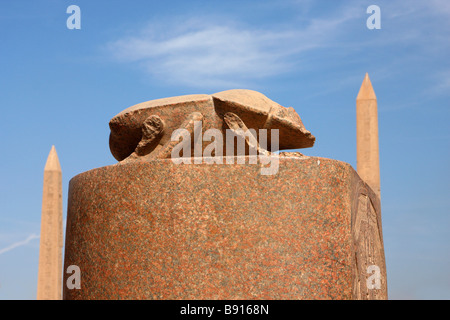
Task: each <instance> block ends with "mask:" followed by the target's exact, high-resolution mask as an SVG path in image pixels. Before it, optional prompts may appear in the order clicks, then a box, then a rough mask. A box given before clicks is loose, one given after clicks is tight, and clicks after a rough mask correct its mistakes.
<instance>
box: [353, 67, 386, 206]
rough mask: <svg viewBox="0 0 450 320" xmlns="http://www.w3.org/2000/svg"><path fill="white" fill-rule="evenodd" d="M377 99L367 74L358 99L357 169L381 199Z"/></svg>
mask: <svg viewBox="0 0 450 320" xmlns="http://www.w3.org/2000/svg"><path fill="white" fill-rule="evenodd" d="M377 109H378V107H377V97H376V95H375V91H374V90H373V87H372V83H371V82H370V78H369V75H368V74H367V73H366V75H365V77H364V80H363V82H362V84H361V88H360V89H359V92H358V96H357V97H356V168H357V171H358V174H359V175H360V176H361V179H363V180H364V181H366V182H367V184H368V185H369V186H370V187H371V188H372V190H373V191H374V192H375V194H376V195H377V196H378V197H380V156H379V146H378V110H377Z"/></svg>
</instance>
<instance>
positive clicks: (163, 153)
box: [152, 112, 203, 159]
mask: <svg viewBox="0 0 450 320" xmlns="http://www.w3.org/2000/svg"><path fill="white" fill-rule="evenodd" d="M202 120H203V115H202V114H201V113H200V112H193V113H191V114H189V115H188V116H187V119H186V120H185V121H184V122H183V123H182V124H181V126H180V128H179V129H181V130H180V131H178V132H176V133H175V134H173V135H172V137H171V139H170V140H169V141H167V142H166V143H165V144H164V145H163V146H162V148H160V149H159V150H158V151H157V152H155V153H154V154H152V157H153V158H155V159H168V158H171V157H172V151H173V149H174V147H175V146H176V145H177V144H179V143H180V141H179V137H180V136H184V134H185V135H186V137H193V136H194V129H195V128H196V127H195V122H196V121H202ZM200 130H201V127H200ZM174 136H175V137H174ZM172 138H174V139H173V140H172ZM183 139H184V138H183ZM186 143H189V146H190V145H191V144H190V143H191V140H190V139H189V141H186ZM194 143H195V142H194ZM200 143H201V141H200ZM201 147H202V146H200V150H201ZM189 150H191V148H189ZM183 156H187V155H183ZM188 156H189V157H190V156H191V155H188Z"/></svg>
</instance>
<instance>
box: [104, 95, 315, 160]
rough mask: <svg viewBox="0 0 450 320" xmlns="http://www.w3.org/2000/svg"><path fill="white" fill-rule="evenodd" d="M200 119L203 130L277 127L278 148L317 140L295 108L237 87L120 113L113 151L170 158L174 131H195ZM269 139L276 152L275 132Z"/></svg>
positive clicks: (114, 122)
mask: <svg viewBox="0 0 450 320" xmlns="http://www.w3.org/2000/svg"><path fill="white" fill-rule="evenodd" d="M195 121H201V123H202V130H203V132H204V131H205V130H207V129H210V128H215V129H219V130H221V131H222V132H223V134H224V135H225V131H226V130H227V129H231V130H233V131H236V132H238V130H237V129H242V130H243V131H246V130H248V128H251V129H255V130H256V132H258V129H268V130H267V131H268V132H270V129H278V130H279V131H278V133H279V148H278V149H279V150H283V149H299V148H308V147H312V146H313V145H314V141H315V137H314V136H313V135H312V134H311V133H310V132H309V131H308V130H306V128H305V127H304V125H303V123H302V120H301V118H300V116H299V115H298V114H297V113H296V112H295V110H294V109H293V108H291V107H289V108H285V107H283V106H281V105H279V104H278V103H276V102H274V101H272V100H270V99H269V98H267V97H266V96H265V95H263V94H261V93H259V92H256V91H252V90H243V89H236V90H228V91H223V92H219V93H215V94H212V95H207V94H199V95H186V96H179V97H172V98H164V99H157V100H152V101H147V102H143V103H139V104H137V105H134V106H132V107H130V108H128V109H126V110H124V111H122V112H120V113H119V114H117V115H116V116H115V117H114V118H112V119H111V121H110V123H109V126H110V129H111V134H110V138H109V146H110V149H111V153H112V154H113V156H114V157H115V158H116V159H117V160H118V161H123V160H127V161H131V160H151V159H165V158H169V157H170V155H171V153H170V151H171V150H172V149H173V147H174V142H173V141H172V140H171V136H172V133H173V132H174V130H176V129H180V128H181V129H187V130H189V131H190V132H192V131H193V126H194V122H195ZM238 134H239V133H238ZM255 138H258V137H255ZM267 139H268V141H267V144H266V145H267V146H268V147H266V148H267V149H266V151H267V152H269V153H270V151H276V150H270V146H271V143H270V134H268V137H267ZM224 141H225V139H224ZM247 142H248V141H247ZM176 143H178V142H176ZM205 146H206V143H204V145H203V146H202V147H203V148H205ZM225 147H226V146H224V148H225ZM263 151H264V150H263Z"/></svg>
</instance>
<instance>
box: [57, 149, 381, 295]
mask: <svg viewBox="0 0 450 320" xmlns="http://www.w3.org/2000/svg"><path fill="white" fill-rule="evenodd" d="M279 161H280V162H279V171H278V173H277V174H275V175H261V174H260V165H252V164H248V163H249V161H246V164H242V165H238V164H234V165H215V164H196V165H175V164H174V163H172V161H171V160H169V159H168V160H157V161H149V162H131V163H119V164H117V165H113V166H108V167H103V168H98V169H94V170H91V171H88V172H85V173H82V174H80V175H78V176H76V177H74V178H73V179H72V180H71V181H70V186H69V199H68V215H67V229H66V247H65V268H67V267H68V266H69V265H77V266H79V267H80V270H81V289H79V290H77V289H73V290H69V289H68V288H67V287H66V286H65V287H64V298H65V299H359V298H361V299H365V298H386V294H387V289H386V269H385V261H384V251H383V237H382V232H381V215H380V203H379V199H378V198H377V197H376V196H375V194H374V193H373V191H372V190H371V189H370V188H369V187H368V186H367V185H366V184H365V183H364V182H363V181H362V180H361V179H360V178H359V176H358V175H357V174H356V172H355V171H354V170H353V169H352V167H351V166H350V165H348V164H346V163H343V162H340V161H336V160H330V159H324V158H316V157H305V156H301V155H299V156H298V157H280V158H279ZM369 265H377V266H379V268H380V270H381V284H382V286H381V288H380V289H373V290H369V289H367V286H366V279H367V277H368V276H369V274H367V272H366V270H367V266H369ZM67 277H68V275H67V274H66V275H65V280H66V279H67Z"/></svg>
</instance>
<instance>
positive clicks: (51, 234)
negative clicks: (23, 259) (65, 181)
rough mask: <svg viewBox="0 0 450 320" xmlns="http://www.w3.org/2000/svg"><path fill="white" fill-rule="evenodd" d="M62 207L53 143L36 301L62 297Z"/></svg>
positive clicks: (47, 165) (46, 170)
mask: <svg viewBox="0 0 450 320" xmlns="http://www.w3.org/2000/svg"><path fill="white" fill-rule="evenodd" d="M62 210H63V209H62V172H61V166H60V164H59V159H58V154H57V153H56V149H55V146H52V148H51V150H50V153H49V155H48V158H47V162H46V163H45V168H44V185H43V193H42V217H41V236H40V238H41V239H40V245H39V268H38V283H37V299H38V300H61V293H62V288H61V280H62V275H61V272H62V247H63V222H62Z"/></svg>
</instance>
